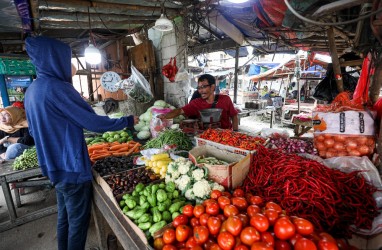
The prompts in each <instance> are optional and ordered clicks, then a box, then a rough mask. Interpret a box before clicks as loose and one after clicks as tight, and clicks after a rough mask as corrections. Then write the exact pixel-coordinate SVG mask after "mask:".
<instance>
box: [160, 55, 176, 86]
mask: <svg viewBox="0 0 382 250" xmlns="http://www.w3.org/2000/svg"><path fill="white" fill-rule="evenodd" d="M177 72H178V67H176V58H175V57H174V58H172V57H171V59H170V62H169V63H168V64H166V65H164V66H163V67H162V74H163V75H164V76H165V77H167V78H168V79H169V80H170V82H175V75H176V73H177Z"/></svg>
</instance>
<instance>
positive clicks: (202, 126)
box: [179, 119, 221, 135]
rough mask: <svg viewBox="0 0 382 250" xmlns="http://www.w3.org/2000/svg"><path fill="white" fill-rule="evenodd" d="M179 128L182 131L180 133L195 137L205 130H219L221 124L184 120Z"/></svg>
mask: <svg viewBox="0 0 382 250" xmlns="http://www.w3.org/2000/svg"><path fill="white" fill-rule="evenodd" d="M179 127H180V128H181V129H182V131H183V132H184V133H186V134H188V135H196V134H200V133H203V131H204V130H207V129H209V128H213V129H215V128H220V127H221V123H220V122H208V123H206V122H202V121H200V120H197V119H186V120H183V121H181V122H180V125H179Z"/></svg>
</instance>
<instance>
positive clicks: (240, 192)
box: [232, 188, 244, 197]
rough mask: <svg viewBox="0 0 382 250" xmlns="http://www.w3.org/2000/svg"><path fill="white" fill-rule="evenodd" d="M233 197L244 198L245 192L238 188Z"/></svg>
mask: <svg viewBox="0 0 382 250" xmlns="http://www.w3.org/2000/svg"><path fill="white" fill-rule="evenodd" d="M232 196H233V197H244V191H243V189H241V188H236V189H235V190H234V191H233V193H232Z"/></svg>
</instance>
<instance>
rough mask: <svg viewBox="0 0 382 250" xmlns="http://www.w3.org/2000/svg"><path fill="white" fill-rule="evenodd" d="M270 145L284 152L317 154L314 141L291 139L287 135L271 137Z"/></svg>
mask: <svg viewBox="0 0 382 250" xmlns="http://www.w3.org/2000/svg"><path fill="white" fill-rule="evenodd" d="M268 147H271V148H277V149H279V150H281V151H282V152H283V153H288V154H289V153H291V154H299V153H308V154H317V151H316V149H315V148H314V146H313V141H308V140H300V139H291V138H286V137H278V136H277V137H271V138H270V140H269V142H268Z"/></svg>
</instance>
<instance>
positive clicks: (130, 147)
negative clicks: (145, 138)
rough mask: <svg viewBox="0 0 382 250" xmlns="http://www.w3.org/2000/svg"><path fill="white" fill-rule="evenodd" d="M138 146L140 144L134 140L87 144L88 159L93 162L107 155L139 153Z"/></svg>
mask: <svg viewBox="0 0 382 250" xmlns="http://www.w3.org/2000/svg"><path fill="white" fill-rule="evenodd" d="M140 146H141V144H139V143H138V142H135V141H129V142H127V143H119V142H111V143H105V142H104V143H99V144H95V145H91V146H88V153H89V156H90V160H91V161H92V162H93V163H94V162H95V161H97V160H100V159H103V158H105V157H108V156H129V155H132V154H134V153H139V151H140Z"/></svg>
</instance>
